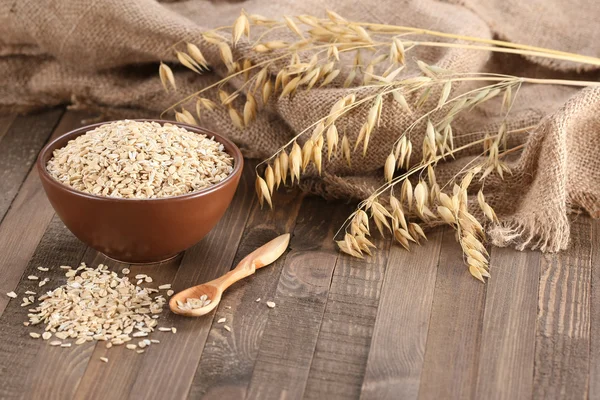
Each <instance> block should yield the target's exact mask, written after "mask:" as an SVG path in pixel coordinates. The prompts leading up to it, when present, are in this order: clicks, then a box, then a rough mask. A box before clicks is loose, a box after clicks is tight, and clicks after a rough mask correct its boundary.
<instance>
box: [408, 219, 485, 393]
mask: <svg viewBox="0 0 600 400" xmlns="http://www.w3.org/2000/svg"><path fill="white" fill-rule="evenodd" d="M492 279H493V278H492ZM486 286H487V285H485V284H482V283H481V282H479V281H477V280H476V279H474V278H473V277H471V275H470V274H469V271H468V269H467V267H466V266H465V264H464V262H463V255H462V250H461V248H460V246H459V245H458V244H457V243H456V240H455V238H454V231H453V230H452V229H446V230H445V231H444V234H443V238H442V251H441V254H440V265H439V268H438V275H437V280H436V284H435V292H434V300H433V308H432V311H431V321H430V323H429V333H428V335H427V347H426V349H425V361H424V364H423V373H422V375H421V386H420V389H419V398H421V399H440V398H451V399H467V398H473V395H474V389H475V382H476V378H477V368H478V365H477V364H478V356H479V352H480V346H481V328H482V322H483V308H484V304H485V290H486Z"/></svg>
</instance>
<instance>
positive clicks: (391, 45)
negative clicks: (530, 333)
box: [159, 11, 600, 281]
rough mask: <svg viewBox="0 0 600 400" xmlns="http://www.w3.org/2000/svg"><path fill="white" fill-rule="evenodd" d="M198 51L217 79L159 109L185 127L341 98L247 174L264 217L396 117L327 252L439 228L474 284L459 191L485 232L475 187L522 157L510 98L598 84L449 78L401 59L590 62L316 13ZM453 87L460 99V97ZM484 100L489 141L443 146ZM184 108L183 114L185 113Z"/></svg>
mask: <svg viewBox="0 0 600 400" xmlns="http://www.w3.org/2000/svg"><path fill="white" fill-rule="evenodd" d="M282 31H287V32H288V33H289V35H288V36H286V38H288V37H291V38H292V39H286V40H287V41H283V40H281V39H279V37H280V35H277V34H278V33H279V32H282ZM251 32H252V33H253V34H255V36H251V35H250V33H251ZM428 39H430V40H428ZM203 42H204V43H203V46H205V47H206V46H212V47H213V50H215V51H217V52H218V54H219V55H220V61H219V62H218V63H217V64H216V65H211V66H210V67H218V68H221V69H223V70H226V71H227V72H226V76H225V77H224V78H222V79H221V80H219V81H218V82H216V83H214V84H212V85H209V86H207V87H204V88H201V89H200V90H198V91H196V92H195V93H193V94H191V95H189V96H187V97H185V98H183V99H182V100H180V101H178V102H177V103H176V104H174V105H173V106H171V107H170V108H169V109H167V110H166V111H174V110H175V109H176V108H178V107H182V106H183V108H181V111H175V113H176V118H177V119H178V120H180V121H183V122H187V123H193V124H195V123H197V121H201V118H202V116H203V114H204V113H206V112H212V111H213V110H214V109H215V108H217V107H221V108H223V109H225V110H227V113H228V115H229V117H230V119H231V122H232V124H233V125H234V126H235V127H237V128H238V129H244V128H246V127H248V126H250V125H251V124H252V123H253V121H254V120H255V119H256V117H257V115H258V113H259V112H260V110H261V109H264V108H268V107H270V105H271V103H272V102H274V101H276V100H275V99H277V98H287V97H293V96H294V95H295V94H296V93H297V92H298V91H300V90H305V91H310V90H315V89H317V88H319V87H329V86H331V87H344V88H348V91H347V94H346V95H345V96H344V97H342V98H339V99H337V101H336V102H335V103H334V104H333V106H332V107H331V109H330V110H328V112H327V113H326V114H325V115H324V116H323V117H321V118H319V119H317V120H316V121H311V122H309V124H308V126H306V128H304V129H303V130H302V131H300V132H299V133H298V134H297V135H295V136H294V137H293V138H292V139H291V140H289V142H288V143H286V144H285V145H284V146H282V147H281V148H280V149H279V150H278V151H277V152H275V153H274V154H273V155H271V156H270V157H269V158H267V159H266V160H264V161H263V162H261V163H260V164H259V165H258V166H257V169H256V172H257V180H256V191H257V194H258V196H259V199H260V203H261V205H263V204H264V203H267V204H268V205H269V206H270V207H272V206H273V202H274V196H275V192H276V191H277V189H278V188H279V187H280V185H281V184H284V185H287V184H288V182H289V183H290V184H292V185H293V184H294V183H297V182H299V181H300V179H301V178H302V176H303V175H305V174H307V170H308V171H310V174H313V175H314V174H319V175H320V174H321V173H322V171H323V169H324V163H327V162H329V161H330V160H331V158H336V157H337V158H341V159H343V160H345V161H346V162H347V164H348V165H349V166H350V165H351V160H352V157H353V153H355V152H358V153H359V154H362V156H363V157H365V156H367V154H368V151H369V146H370V144H371V143H373V140H377V137H376V136H377V131H378V129H379V126H380V123H381V116H382V114H383V112H384V111H385V110H387V109H388V108H389V107H392V106H393V107H397V109H398V108H399V109H400V110H402V112H403V113H406V114H408V115H411V116H413V122H412V123H411V124H410V125H409V126H408V127H407V128H406V129H405V130H404V131H403V132H401V133H400V134H399V135H398V137H397V140H396V141H395V142H394V144H393V146H392V148H390V152H389V155H388V156H387V158H386V159H385V162H384V165H382V169H383V174H382V175H383V180H384V184H383V185H382V186H381V187H379V188H378V189H376V190H375V191H374V192H373V193H372V194H371V195H370V196H369V197H368V198H367V199H365V200H364V201H362V202H361V203H360V204H359V205H358V208H357V210H356V211H355V212H354V213H353V214H352V215H350V217H349V218H348V219H347V221H346V223H345V224H344V226H343V227H342V228H341V229H340V231H339V232H338V235H336V236H342V232H343V237H342V238H341V240H339V241H337V243H338V246H339V248H340V249H341V250H342V251H343V252H345V253H348V254H350V255H352V256H355V257H359V258H363V257H365V256H366V255H370V254H371V253H372V249H373V248H374V247H375V246H374V244H373V243H372V242H371V240H370V239H369V237H370V235H371V222H372V223H373V224H374V225H375V227H376V228H377V230H378V231H379V232H380V234H381V235H384V234H386V232H389V233H390V234H391V235H392V236H393V238H394V240H396V241H397V242H398V243H399V244H400V245H402V246H403V247H405V248H406V249H409V248H410V247H411V244H418V243H419V242H420V241H421V240H423V239H426V235H425V233H424V229H423V228H424V227H429V226H435V225H440V224H446V225H449V226H451V227H452V228H453V229H455V230H456V232H457V240H458V242H459V244H460V245H461V247H462V250H463V253H464V256H465V263H466V264H467V265H468V268H469V271H470V273H471V274H472V275H473V276H474V277H475V278H477V279H479V280H481V281H483V280H484V278H486V277H489V262H488V254H487V251H486V248H485V245H484V243H485V230H484V227H483V224H485V222H484V221H483V220H482V221H479V220H478V219H477V218H476V217H475V216H474V215H473V210H474V208H473V207H469V195H473V196H475V193H472V190H470V189H472V182H473V180H474V179H477V180H479V181H480V182H482V183H481V187H482V189H481V190H479V192H478V193H477V194H476V198H477V207H478V208H479V210H480V213H479V214H480V215H483V218H485V219H486V220H487V221H488V222H487V223H489V224H495V223H497V222H498V218H497V216H496V213H495V211H494V210H493V208H492V207H491V206H490V205H489V204H488V203H487V201H486V198H485V194H484V192H483V187H484V184H485V180H486V178H487V177H488V176H490V175H492V174H495V175H498V176H500V177H503V176H504V174H505V173H510V169H509V166H508V165H507V164H506V162H505V161H504V158H505V156H506V155H508V154H511V153H514V152H517V151H519V150H521V148H522V146H516V147H512V148H510V147H509V146H508V140H507V138H508V137H509V136H510V135H516V134H522V133H525V132H527V131H528V128H521V129H509V128H508V126H507V122H506V119H507V117H508V115H509V114H510V111H511V109H512V107H513V105H514V103H515V101H516V98H517V95H518V92H519V90H520V88H521V87H522V85H525V84H526V85H531V84H536V85H540V84H550V85H568V86H575V87H588V86H600V82H591V81H579V80H564V79H539V78H530V77H517V76H510V75H503V74H494V73H457V72H454V71H450V70H447V69H444V68H441V67H439V66H436V65H430V64H428V63H427V62H425V61H423V60H413V59H411V58H410V53H411V52H412V51H413V49H415V48H417V47H419V46H421V47H441V48H461V49H467V50H472V51H491V52H501V53H509V54H517V55H522V56H532V57H544V58H550V59H558V60H563V61H571V62H574V63H580V64H590V65H600V59H599V58H596V57H590V56H583V55H578V54H573V53H568V52H563V51H558V50H552V49H545V48H541V47H536V46H529V45H522V44H516V43H509V42H505V41H501V40H492V39H485V38H476V37H469V36H464V35H455V34H450V33H445V32H439V31H434V30H428V29H421V28H413V27H405V26H394V25H383V24H371V23H362V22H355V21H349V20H347V19H345V18H343V17H342V16H340V15H339V14H337V13H335V12H333V11H327V18H317V17H314V16H310V15H299V16H296V17H289V16H285V17H284V18H283V20H282V21H278V20H273V19H269V18H266V17H263V16H259V15H253V14H248V13H246V12H245V11H242V13H241V14H240V16H239V17H238V18H237V19H236V21H235V22H234V24H233V25H232V26H223V27H219V28H216V29H214V30H212V31H209V32H205V33H204V35H203ZM181 45H182V44H181V43H180V44H177V46H174V50H175V51H176V56H177V58H178V60H179V61H180V63H181V64H182V65H184V66H185V67H187V68H188V69H190V70H192V71H194V72H195V73H203V72H204V71H205V70H207V69H209V68H210V67H209V65H208V62H207V61H206V58H205V57H204V55H203V54H202V52H201V51H200V48H199V47H198V46H196V45H193V44H187V45H186V49H181V50H180V49H178V47H181ZM239 48H244V49H245V52H243V53H244V54H247V57H244V56H241V54H242V52H238V49H239ZM213 53H214V51H213ZM342 59H343V60H344V61H343V62H342V61H340V60H342ZM255 60H258V61H255ZM349 60H353V61H352V62H351V63H349V62H348V61H349ZM407 64H411V65H415V66H416V67H417V68H418V70H419V71H420V73H419V74H417V75H415V74H414V72H408V71H411V69H410V68H406V66H407ZM412 71H414V68H413V69H412ZM159 75H160V78H161V81H162V83H163V85H164V86H165V88H166V89H167V88H173V89H176V82H175V79H174V75H173V73H172V71H171V70H170V68H169V67H168V66H167V65H166V64H161V66H160V70H159ZM229 83H233V84H234V85H233V86H234V87H236V89H235V90H234V91H233V92H229V91H228V89H227V88H228V87H230V86H229V85H227V84H229ZM465 84H467V86H468V87H470V89H469V90H465V89H464V88H465V87H466V86H465ZM211 97H212V98H215V97H218V99H219V101H215V100H211V99H210V98H211ZM492 99H499V100H498V101H499V102H501V107H502V114H503V116H504V120H503V121H502V122H501V123H500V125H499V127H498V129H497V131H496V132H484V133H483V134H484V136H483V138H481V139H474V140H470V141H469V142H468V143H467V144H465V145H463V146H460V147H455V146H454V141H455V139H456V138H457V137H461V138H465V137H470V136H475V135H477V136H476V137H480V136H481V135H482V132H466V133H460V134H455V133H454V130H453V125H452V124H453V122H454V120H455V118H456V117H457V116H459V115H460V114H462V113H468V112H470V111H471V110H472V109H474V108H475V107H479V106H480V105H481V104H484V103H486V102H488V101H490V100H492ZM190 103H191V104H193V108H194V109H195V116H194V115H192V113H191V112H190V111H188V110H187V109H186V107H188V105H190ZM241 103H243V106H241V107H240V104H241ZM397 109H396V112H397ZM353 111H359V112H362V115H366V118H365V117H361V118H363V120H361V121H357V120H356V117H353V115H355V114H356V113H354V112H353ZM349 121H352V122H353V123H356V122H358V123H359V126H360V128H359V129H358V130H357V132H355V133H356V136H354V135H353V136H352V137H356V139H350V137H349V136H347V135H346V133H345V131H344V129H343V127H344V126H347V125H348V122H349ZM414 146H419V148H420V149H421V150H422V151H421V154H422V157H421V159H420V160H419V159H417V158H416V157H415V155H414V151H413V150H414ZM471 148H481V154H480V155H479V156H477V157H475V158H474V159H473V160H472V161H471V162H470V163H469V164H467V165H466V166H465V167H464V168H463V169H462V170H461V171H460V173H459V174H457V175H456V176H454V177H453V178H452V179H450V180H449V181H447V182H442V183H443V185H442V186H440V183H438V181H437V178H436V174H435V167H436V165H437V163H439V162H443V161H444V160H446V159H448V158H454V157H455V156H456V154H458V153H460V152H463V151H466V150H468V149H471ZM398 188H400V189H399V190H398ZM395 193H399V195H395ZM397 196H399V197H397Z"/></svg>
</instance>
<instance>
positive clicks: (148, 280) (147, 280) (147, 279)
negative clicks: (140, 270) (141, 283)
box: [144, 276, 152, 283]
mask: <svg viewBox="0 0 600 400" xmlns="http://www.w3.org/2000/svg"><path fill="white" fill-rule="evenodd" d="M144 280H145V281H146V283H152V278H150V277H149V276H147V277H145V278H144Z"/></svg>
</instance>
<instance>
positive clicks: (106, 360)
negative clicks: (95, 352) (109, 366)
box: [100, 357, 108, 363]
mask: <svg viewBox="0 0 600 400" xmlns="http://www.w3.org/2000/svg"><path fill="white" fill-rule="evenodd" d="M100 361H102V362H105V363H107V362H108V358H106V357H100Z"/></svg>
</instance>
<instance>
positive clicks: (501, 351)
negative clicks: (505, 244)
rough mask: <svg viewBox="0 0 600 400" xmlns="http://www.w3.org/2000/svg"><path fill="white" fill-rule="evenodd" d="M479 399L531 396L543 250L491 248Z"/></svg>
mask: <svg viewBox="0 0 600 400" xmlns="http://www.w3.org/2000/svg"><path fill="white" fill-rule="evenodd" d="M490 271H491V274H492V278H491V279H489V280H488V283H487V294H486V299H485V300H486V301H485V314H484V317H483V333H482V343H481V351H480V355H479V371H478V379H477V388H476V395H475V398H477V399H507V400H516V399H531V397H532V395H533V364H534V358H535V329H536V318H537V306H538V304H537V297H538V284H539V276H540V253H539V252H520V251H516V250H514V249H510V248H499V247H495V248H493V249H492V250H491V257H490Z"/></svg>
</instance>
